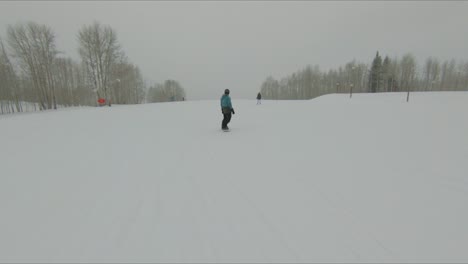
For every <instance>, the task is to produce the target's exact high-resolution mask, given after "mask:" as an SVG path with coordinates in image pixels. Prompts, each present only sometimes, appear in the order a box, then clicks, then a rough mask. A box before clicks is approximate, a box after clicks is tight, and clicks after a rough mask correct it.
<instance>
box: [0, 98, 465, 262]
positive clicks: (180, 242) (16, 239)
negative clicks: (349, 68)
mask: <svg viewBox="0 0 468 264" xmlns="http://www.w3.org/2000/svg"><path fill="white" fill-rule="evenodd" d="M405 100H406V97H405V94H378V95H375V94H374V95H353V98H352V99H349V97H348V96H347V95H329V96H323V97H320V98H317V99H314V100H310V101H263V104H262V105H259V106H257V105H256V104H255V103H256V102H255V101H254V100H251V101H248V100H236V98H235V96H234V97H233V105H234V107H235V109H236V114H235V115H234V116H233V118H232V122H231V124H230V125H229V126H230V127H231V129H232V131H231V132H230V133H223V132H221V131H220V126H221V119H222V115H221V111H220V109H219V102H218V101H197V102H180V103H161V104H148V105H137V106H113V107H111V108H108V107H103V108H75V109H61V110H58V111H54V112H45V113H32V114H19V115H10V116H0V146H1V151H0V174H1V176H0V214H1V215H0V261H1V262H29V261H30V262H244V261H245V262H367V261H370V262H468V250H467V245H468V225H467V223H468V119H467V113H468V93H414V94H412V97H411V98H410V103H406V102H405Z"/></svg>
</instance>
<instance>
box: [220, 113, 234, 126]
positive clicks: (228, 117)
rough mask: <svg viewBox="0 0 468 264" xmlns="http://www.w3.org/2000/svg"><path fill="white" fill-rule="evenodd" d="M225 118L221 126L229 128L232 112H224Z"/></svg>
mask: <svg viewBox="0 0 468 264" xmlns="http://www.w3.org/2000/svg"><path fill="white" fill-rule="evenodd" d="M223 116H224V118H223V122H222V124H221V128H222V129H227V128H228V126H227V125H228V124H229V122H231V116H232V113H229V114H223Z"/></svg>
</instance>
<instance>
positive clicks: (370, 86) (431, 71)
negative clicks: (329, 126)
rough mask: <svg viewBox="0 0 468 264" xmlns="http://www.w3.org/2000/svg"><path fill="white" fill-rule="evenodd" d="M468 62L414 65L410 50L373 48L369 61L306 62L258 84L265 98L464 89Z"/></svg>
mask: <svg viewBox="0 0 468 264" xmlns="http://www.w3.org/2000/svg"><path fill="white" fill-rule="evenodd" d="M467 90H468V62H461V63H457V62H456V61H455V60H454V59H452V60H447V61H442V62H441V61H439V60H438V59H435V58H428V59H426V61H425V62H424V64H423V65H421V66H418V64H417V62H416V59H415V58H414V56H413V55H411V54H406V55H404V56H403V57H402V58H401V59H398V58H390V57H388V56H386V57H385V58H383V59H382V57H381V56H380V55H379V53H378V52H377V54H376V56H375V58H374V60H373V61H372V63H371V65H370V66H369V65H368V64H365V63H359V62H356V61H351V62H349V63H347V64H346V65H344V66H341V67H339V68H338V69H337V70H336V69H333V70H329V71H328V72H322V71H320V69H319V66H315V67H311V66H307V67H306V68H305V69H302V70H300V71H298V72H295V73H293V74H292V75H289V76H287V77H285V78H282V79H281V80H276V79H274V78H273V77H268V78H267V79H266V80H265V81H264V82H263V84H262V86H261V93H262V95H263V97H264V98H265V99H280V100H281V99H282V100H297V99H311V98H315V97H317V96H321V95H324V94H331V93H350V92H353V93H377V92H409V91H467Z"/></svg>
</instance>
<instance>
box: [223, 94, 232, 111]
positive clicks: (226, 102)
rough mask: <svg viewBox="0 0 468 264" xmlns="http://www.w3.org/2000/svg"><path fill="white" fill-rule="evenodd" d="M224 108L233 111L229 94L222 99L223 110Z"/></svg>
mask: <svg viewBox="0 0 468 264" xmlns="http://www.w3.org/2000/svg"><path fill="white" fill-rule="evenodd" d="M223 108H228V109H229V110H231V109H232V104H231V97H229V95H227V94H224V95H223V96H222V97H221V109H223Z"/></svg>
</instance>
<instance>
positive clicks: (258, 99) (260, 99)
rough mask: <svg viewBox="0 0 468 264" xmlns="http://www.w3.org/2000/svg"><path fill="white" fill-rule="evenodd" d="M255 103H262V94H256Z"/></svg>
mask: <svg viewBox="0 0 468 264" xmlns="http://www.w3.org/2000/svg"><path fill="white" fill-rule="evenodd" d="M257 104H258V105H259V104H262V95H261V94H260V93H258V94H257Z"/></svg>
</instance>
